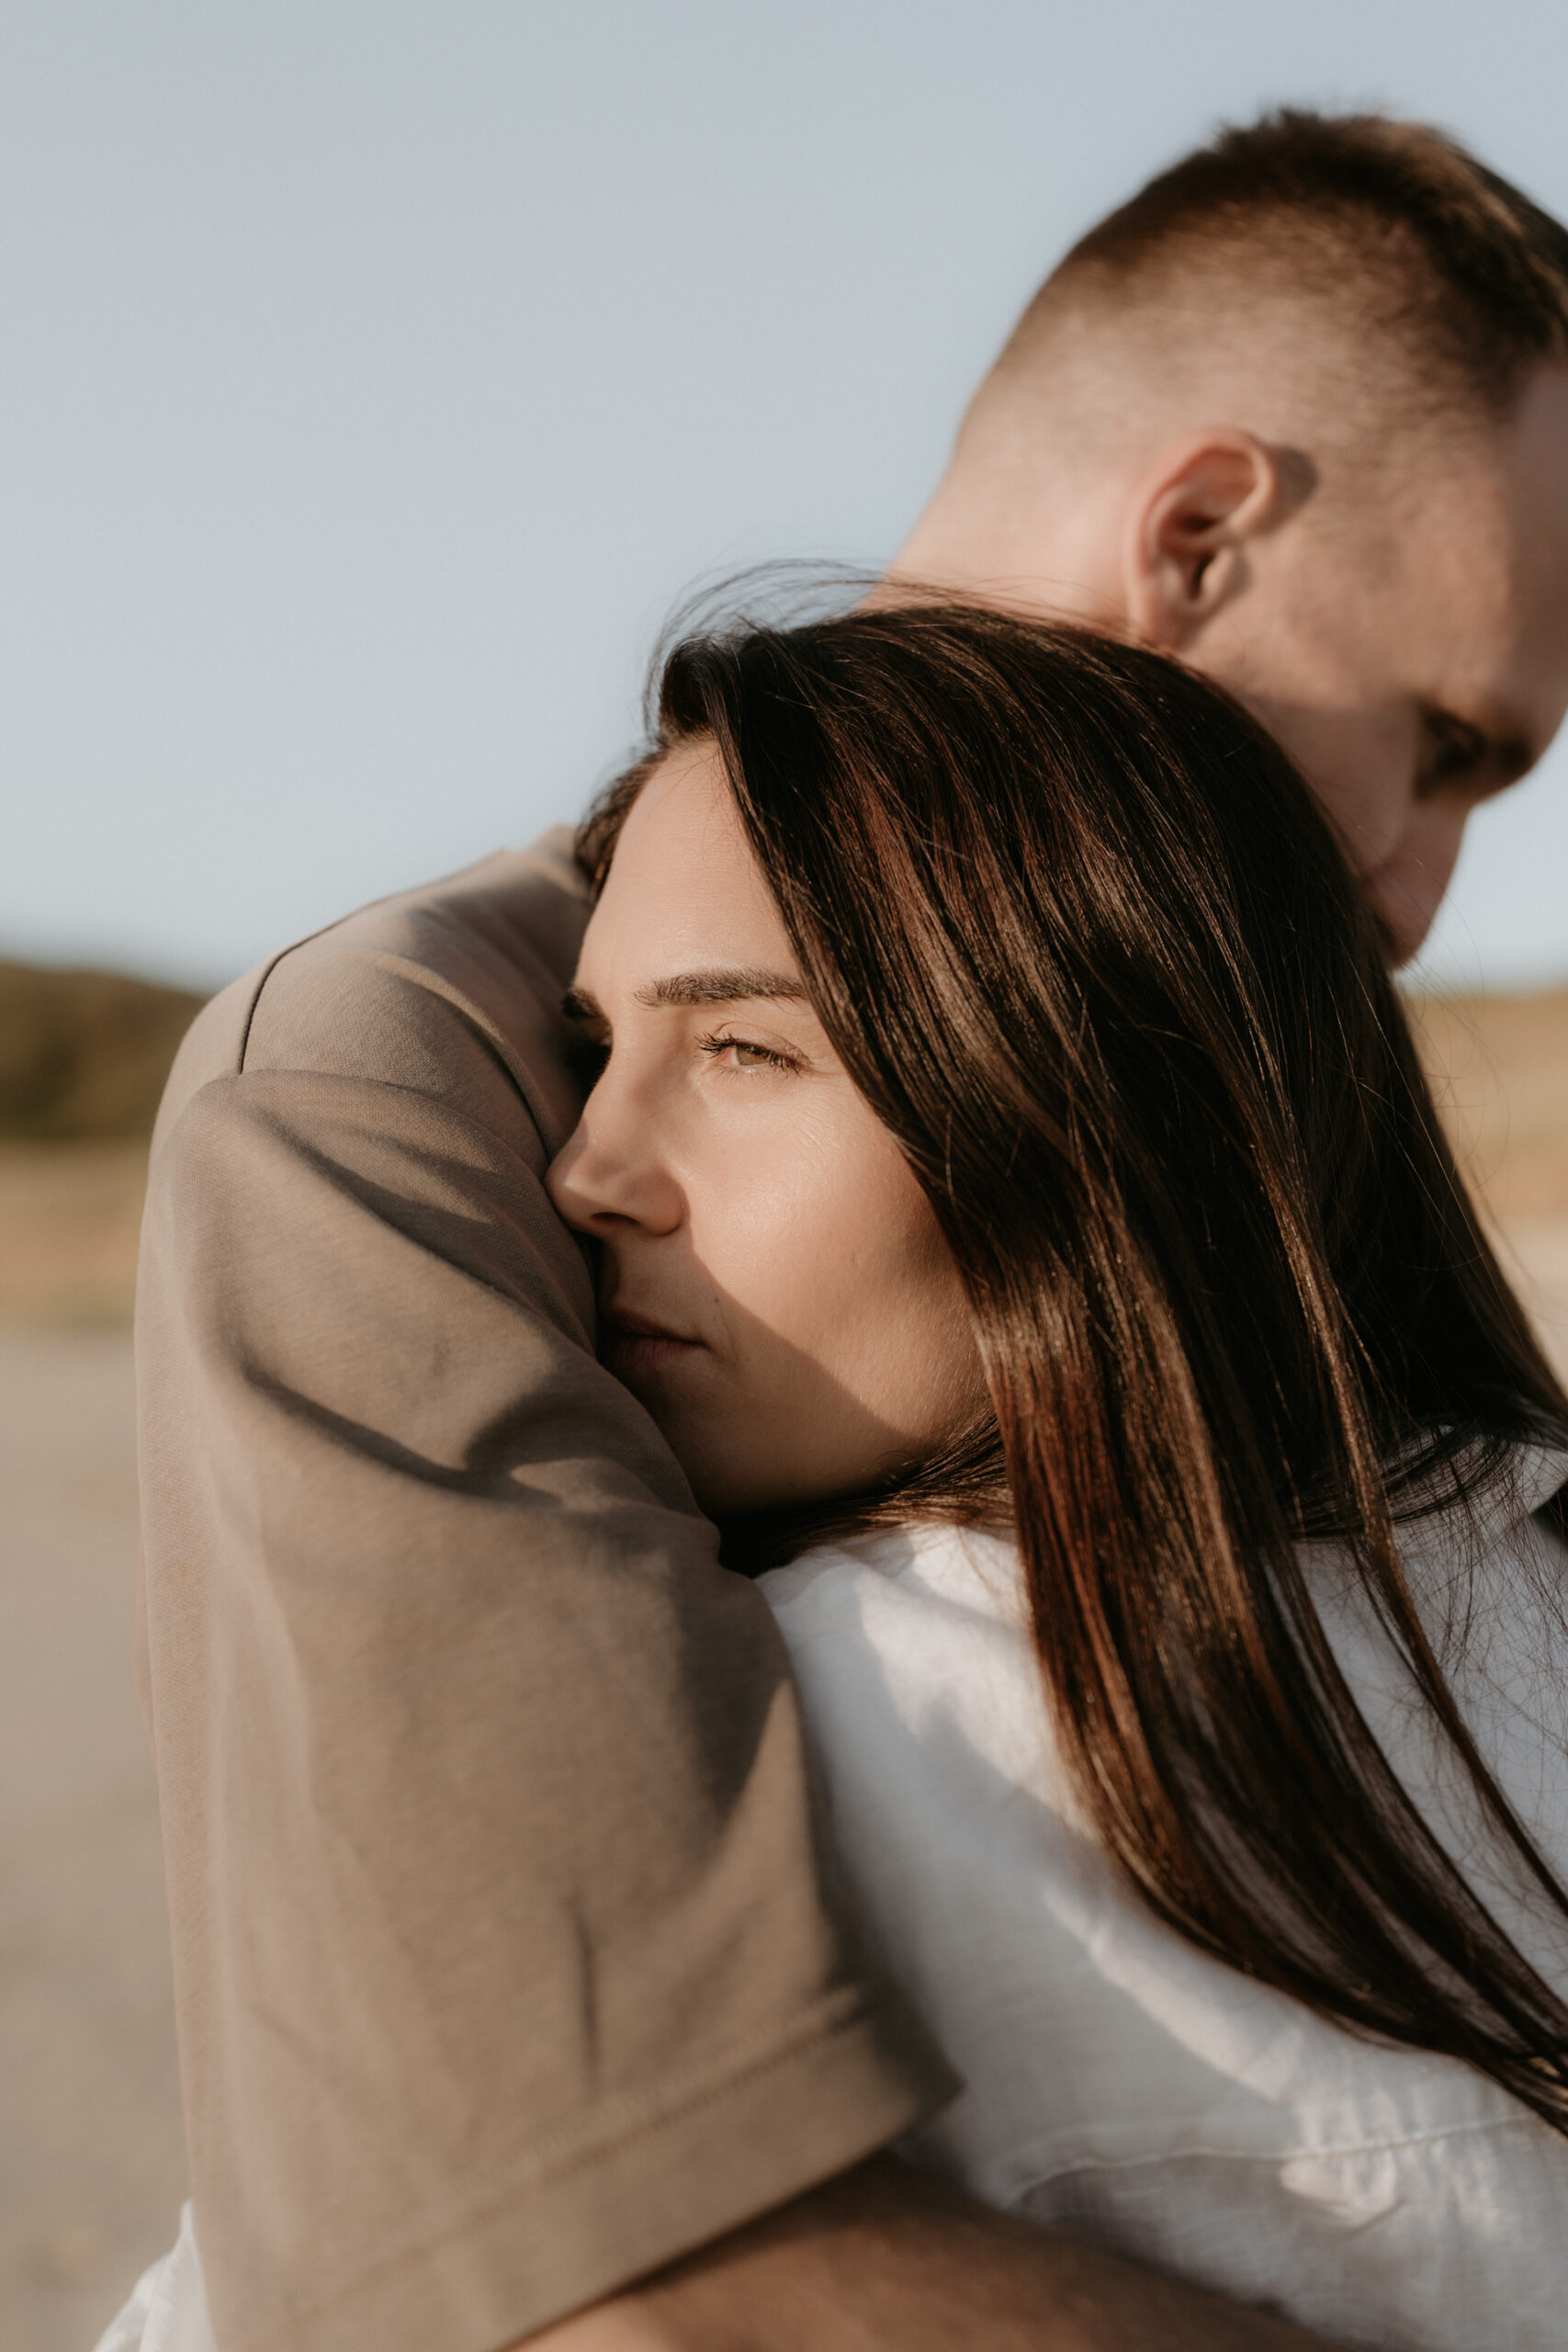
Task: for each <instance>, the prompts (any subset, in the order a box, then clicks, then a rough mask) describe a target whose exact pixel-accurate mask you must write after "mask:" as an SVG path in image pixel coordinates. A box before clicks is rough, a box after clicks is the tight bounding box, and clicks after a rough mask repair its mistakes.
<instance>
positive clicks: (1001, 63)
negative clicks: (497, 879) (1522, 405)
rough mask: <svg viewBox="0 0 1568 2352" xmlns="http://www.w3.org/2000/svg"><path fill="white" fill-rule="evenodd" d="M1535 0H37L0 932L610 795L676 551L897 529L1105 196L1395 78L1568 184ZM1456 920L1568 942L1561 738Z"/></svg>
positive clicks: (887, 541) (190, 934)
mask: <svg viewBox="0 0 1568 2352" xmlns="http://www.w3.org/2000/svg"><path fill="white" fill-rule="evenodd" d="M1565 80H1568V17H1564V15H1563V13H1562V9H1561V7H1560V6H1536V5H1531V4H1530V0H1495V5H1493V6H1490V7H1488V8H1486V9H1484V10H1482V9H1477V8H1476V7H1475V6H1473V0H1466V5H1463V6H1459V5H1453V0H1421V5H1416V0H1393V4H1392V5H1382V6H1379V5H1376V0H1371V5H1369V4H1368V0H1359V5H1356V6H1346V5H1340V0H1314V6H1313V7H1311V8H1310V9H1307V8H1303V7H1302V6H1299V5H1292V6H1274V5H1271V4H1270V0H1204V5H1203V6H1201V8H1200V7H1196V6H1190V7H1186V8H1176V7H1173V6H1169V5H1168V0H1165V5H1154V0H1097V5H1095V6H1092V7H1086V6H1082V5H1081V0H1075V5H1071V6H1058V5H1042V4H1041V0H1033V5H1022V0H954V4H953V5H941V6H938V5H931V0H507V5H501V0H489V5H468V0H440V5H434V0H265V6H254V7H243V6H240V5H238V0H208V5H205V6H195V5H175V0H96V5H79V0H6V6H5V7H4V10H3V12H0V304H3V315H4V319H5V324H6V335H5V342H6V367H5V369H4V371H3V372H0V618H3V623H4V626H3V628H0V777H3V779H4V785H3V789H4V797H5V807H6V827H5V854H4V856H3V857H0V953H6V952H9V953H13V954H26V955H36V956H49V957H61V958H63V957H73V958H83V959H87V960H91V961H96V962H109V963H117V964H125V965H129V966H131V967H136V968H140V969H142V970H147V971H154V972H167V973H171V974H174V975H176V976H178V975H185V976H189V977H191V978H197V979H201V980H216V979H220V978H225V977H227V976H228V975H229V974H231V973H232V972H235V971H237V970H239V969H241V968H243V967H244V966H245V965H246V964H248V963H250V962H252V961H253V960H254V958H256V957H257V956H260V955H262V954H264V953H265V952H266V950H267V949H269V948H270V947H272V946H274V945H276V944H279V943H280V942H281V941H282V940H284V939H286V938H288V937H289V936H291V935H293V934H294V933H298V932H300V931H303V930H306V929H309V928H310V927H311V926H312V925H314V924H316V923H318V922H321V921H323V920H326V919H328V918H330V917H331V916H333V914H335V913H338V912H341V911H342V910H344V909H345V908H347V907H348V906H350V905H352V904H354V903H355V902H356V901H358V900H360V899H366V898H368V897H371V896H374V895H375V894H377V893H378V892H381V891H385V890H389V889H391V888H397V887H399V886H400V885H402V884H404V883H408V882H412V881H415V880H417V879H419V878H421V877H422V876H426V875H428V874H431V873H434V872H437V871H440V870H444V869H446V868H449V867H452V866H455V865H461V864H463V863H465V862H466V861H467V860H468V859H469V858H470V857H472V856H474V855H477V854H479V853H480V852H482V851H484V850H486V849H489V848H491V847H492V846H494V845H495V844H497V843H499V842H517V841H521V840H524V839H525V838H527V837H528V835H529V834H531V833H532V832H533V831H536V829H537V828H538V827H539V826H540V825H541V824H542V823H544V822H546V821H547V820H549V819H551V818H554V817H558V816H570V815H571V814H573V813H574V812H575V811H576V809H578V808H579V806H580V805H581V801H582V799H583V797H584V796H585V794H586V792H587V790H588V789H589V787H590V786H592V782H593V781H594V779H595V777H596V776H597V775H600V774H601V773H602V772H603V771H604V768H605V767H606V766H607V764H608V763H610V762H611V761H613V760H614V759H615V757H616V755H617V754H618V753H619V752H620V751H621V750H622V748H623V747H624V746H625V744H626V742H627V741H628V740H629V738H630V737H631V735H632V734H633V732H634V730H635V726H636V702H637V686H638V683H639V680H640V674H641V669H642V664H643V662H644V660H645V657H646V654H647V651H648V648H649V644H650V642H651V639H652V638H653V635H654V633H655V631H656V629H657V628H658V626H659V624H660V620H661V619H662V618H663V616H664V615H665V613H666V611H667V610H668V608H669V606H670V605H671V602H672V601H673V600H674V599H675V598H677V597H678V596H679V595H680V594H682V591H683V590H684V589H686V588H687V587H688V586H689V585H690V584H691V583H692V582H693V581H694V580H695V579H698V578H700V577H702V576H703V575H705V574H710V573H712V572H713V571H716V570H718V569H723V568H728V567H732V566H734V565H737V564H739V563H741V562H745V561H749V560H755V559H760V558H764V557H769V556H776V555H804V556H830V557H838V558H845V559H849V560H854V561H858V562H861V563H871V562H874V561H875V560H877V559H879V558H881V557H884V556H886V554H888V553H889V552H890V551H891V550H892V548H894V547H895V546H896V544H897V541H898V539H899V538H900V537H901V536H902V534H903V532H904V530H905V529H906V527H907V526H908V523H909V521H910V520H911V519H912V517H913V515H914V514H915V512H916V510H917V508H918V507H919V504H920V503H921V501H922V499H923V497H924V495H925V493H926V492H927V491H928V489H929V488H930V486H931V482H932V481H934V479H935V477H936V474H937V472H938V470H939V468H940V466H941V464H942V458H943V455H944V451H945V448H946V446H947V443H948V439H949V436H950V434H951V431H952V428H953V423H954V421H955V419H956V416H957V414H958V412H959V409H960V407H961V405H962V403H963V401H964V396H965V394H966V392H967V390H969V388H970V386H971V384H972V382H973V381H974V380H975V379H976V377H977V376H978V374H979V372H980V370H981V369H982V368H983V367H984V366H985V364H986V362H987V359H988V358H989V356H990V355H991V353H992V351H993V350H994V348H995V346H996V345H997V344H998V341H999V339H1000V337H1001V336H1002V334H1004V333H1005V331H1006V329H1007V327H1008V326H1009V324H1010V321H1011V319H1012V317H1013V314H1014V313H1015V311H1017V309H1018V308H1019V306H1020V305H1021V302H1022V301H1023V300H1024V299H1025V298H1026V297H1027V295H1028V294H1029V292H1030V291H1031V290H1032V287H1033V285H1034V283H1035V281H1036V280H1037V279H1038V278H1039V277H1041V276H1042V275H1043V272H1044V270H1045V268H1046V267H1047V266H1049V264H1050V263H1051V261H1052V260H1053V259H1054V258H1055V255H1056V254H1058V253H1059V252H1060V250H1061V249H1062V247H1063V246H1064V245H1065V244H1066V243H1067V242H1068V241H1069V240H1070V239H1071V238H1072V237H1073V236H1074V235H1076V234H1077V232H1079V231H1080V230H1081V229H1082V228H1083V227H1084V226H1085V225H1087V223H1088V222H1089V220H1091V219H1093V218H1094V217H1095V216H1096V215H1097V214H1098V213H1099V212H1100V211H1102V210H1104V209H1106V208H1107V207H1108V206H1109V205H1110V204H1111V203H1113V202H1114V201H1115V200H1116V199H1117V198H1120V197H1121V196H1122V195H1123V194H1125V193H1127V192H1128V191H1129V190H1130V189H1131V188H1132V187H1134V185H1135V184H1136V183H1137V182H1138V181H1139V180H1140V179H1142V178H1144V177H1145V176H1146V175H1147V174H1148V173H1149V172H1150V171H1151V170H1153V169H1155V168H1156V166H1157V165H1159V164H1161V163H1163V162H1165V161H1167V160H1168V159H1169V158H1170V157H1171V156H1172V155H1173V154H1175V153H1179V151H1180V150H1181V149H1182V148H1183V147H1185V146H1187V145H1190V143H1192V142H1193V141H1196V140H1198V139H1200V138H1201V137H1203V136H1204V135H1205V134H1206V133H1207V132H1208V130H1210V128H1211V127H1212V126H1213V123H1214V122H1215V120H1216V119H1220V118H1222V117H1235V116H1236V115H1238V114H1239V115H1246V114H1248V113H1250V112H1252V111H1254V110H1255V109H1256V108H1257V107H1258V106H1259V105H1260V104H1263V103H1266V102H1270V101H1275V100H1280V99H1292V98H1293V99H1304V100H1312V101H1316V102H1320V103H1324V102H1325V103H1340V102H1360V101H1369V100H1370V101H1374V102H1381V103H1387V104H1392V105H1394V106H1396V107H1399V108H1400V109H1401V110H1403V111H1404V112H1407V113H1412V114H1417V115H1424V116H1427V117H1429V118H1431V119H1435V120H1438V121H1440V122H1442V123H1444V124H1446V125H1448V126H1449V127H1450V128H1451V129H1453V130H1458V131H1459V132H1460V133H1461V135H1462V136H1463V137H1465V138H1466V139H1467V140H1469V141H1471V142H1472V144H1473V145H1474V146H1476V147H1477V148H1478V149H1479V150H1480V151H1481V152H1482V153H1483V154H1484V155H1486V156H1487V157H1488V158H1489V159H1490V160H1492V161H1493V162H1495V163H1496V164H1499V165H1500V166H1501V167H1502V168H1504V169H1505V170H1506V171H1507V172H1508V173H1510V174H1511V175H1513V176H1514V177H1516V178H1517V179H1518V180H1519V181H1521V182H1522V183H1523V185H1524V186H1525V187H1528V188H1529V189H1530V191H1531V192H1532V193H1533V194H1534V195H1536V196H1537V197H1538V198H1540V199H1541V200H1542V201H1543V202H1545V203H1547V204H1548V205H1550V206H1551V207H1552V208H1553V209H1556V210H1557V211H1559V212H1562V213H1565V214H1568V141H1564V138H1563V133H1562V116H1563V96H1564V83H1565ZM1472 835H1473V845H1472V848H1471V850H1470V851H1469V853H1468V854H1467V856H1466V860H1465V863H1464V865H1463V867H1462V868H1461V876H1460V880H1459V884H1458V886H1457V888H1456V891H1455V894H1454V899H1453V901H1452V911H1451V914H1450V918H1449V920H1448V922H1447V923H1446V925H1445V935H1444V940H1443V943H1442V944H1441V946H1440V949H1439V951H1438V956H1437V959H1436V964H1437V968H1438V971H1439V972H1440V973H1441V974H1442V975H1443V976H1444V977H1446V978H1449V979H1450V981H1459V982H1463V981H1473V980H1474V979H1476V978H1480V977H1483V976H1484V977H1486V978H1490V979H1492V980H1494V981H1495V982H1497V983H1499V984H1504V983H1507V982H1509V981H1517V980H1522V979H1535V978H1549V977H1562V976H1564V975H1568V886H1565V879H1564V877H1568V754H1565V753H1563V752H1559V753H1558V754H1555V755H1554V756H1553V758H1552V759H1551V760H1550V761H1549V762H1548V763H1547V764H1546V766H1545V767H1544V768H1543V769H1542V771H1541V772H1540V775H1539V776H1538V777H1537V778H1536V779H1535V780H1533V781H1532V782H1530V783H1529V784H1527V785H1526V786H1523V787H1522V788H1521V789H1520V790H1519V791H1518V792H1517V793H1516V794H1513V795H1510V796H1509V797H1508V798H1507V800H1506V801H1505V802H1504V803H1502V804H1500V805H1499V806H1498V807H1497V808H1496V809H1495V810H1491V811H1488V812H1487V813H1486V814H1485V815H1484V816H1483V819H1482V820H1480V821H1479V822H1478V823H1477V824H1476V825H1475V826H1474V827H1472Z"/></svg>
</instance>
